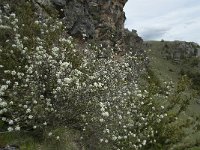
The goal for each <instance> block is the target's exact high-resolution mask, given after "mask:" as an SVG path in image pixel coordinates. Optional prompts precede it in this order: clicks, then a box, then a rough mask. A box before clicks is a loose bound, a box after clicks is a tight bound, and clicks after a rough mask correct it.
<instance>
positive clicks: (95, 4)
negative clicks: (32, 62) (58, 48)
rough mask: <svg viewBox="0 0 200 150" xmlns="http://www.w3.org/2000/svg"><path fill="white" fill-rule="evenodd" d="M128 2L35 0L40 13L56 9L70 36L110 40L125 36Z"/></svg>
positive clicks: (117, 0)
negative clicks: (126, 5)
mask: <svg viewBox="0 0 200 150" xmlns="http://www.w3.org/2000/svg"><path fill="white" fill-rule="evenodd" d="M126 1H127V0H92V1H91V0H33V2H34V3H35V5H36V6H37V8H38V9H39V10H40V13H41V14H42V13H44V8H47V7H48V8H49V7H50V8H52V9H56V10H57V12H58V14H59V18H60V19H62V20H63V21H64V23H65V26H66V29H67V30H68V33H69V34H70V35H73V36H76V37H80V36H82V35H84V36H86V37H87V38H99V39H105V38H110V36H111V34H114V33H116V32H117V33H118V36H122V35H123V30H124V21H125V13H124V11H123V7H124V5H125V3H126Z"/></svg>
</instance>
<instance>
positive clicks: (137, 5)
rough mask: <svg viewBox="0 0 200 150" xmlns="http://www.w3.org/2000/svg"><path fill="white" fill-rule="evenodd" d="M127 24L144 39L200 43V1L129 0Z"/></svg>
mask: <svg viewBox="0 0 200 150" xmlns="http://www.w3.org/2000/svg"><path fill="white" fill-rule="evenodd" d="M124 11H125V13H126V22H125V27H126V28H128V29H129V30H132V29H135V30H137V33H138V34H139V36H141V37H142V38H143V39H144V40H161V39H164V40H170V41H173V40H180V41H193V42H197V43H199V44H200V0H128V2H127V3H126V5H125V8H124Z"/></svg>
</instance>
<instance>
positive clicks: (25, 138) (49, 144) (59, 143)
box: [0, 128, 80, 150]
mask: <svg viewBox="0 0 200 150" xmlns="http://www.w3.org/2000/svg"><path fill="white" fill-rule="evenodd" d="M52 133H53V135H52V136H51V137H49V136H48V135H47V133H46V135H45V136H44V137H39V136H38V135H37V137H34V136H33V135H30V133H28V132H27V133H25V132H13V133H0V147H5V146H6V145H18V146H20V150H79V149H80V144H79V143H77V142H78V141H79V140H80V135H79V134H78V132H77V131H75V130H70V129H66V128H59V129H56V130H53V131H52ZM58 135H59V137H60V140H56V136H58ZM41 136H42V135H41Z"/></svg>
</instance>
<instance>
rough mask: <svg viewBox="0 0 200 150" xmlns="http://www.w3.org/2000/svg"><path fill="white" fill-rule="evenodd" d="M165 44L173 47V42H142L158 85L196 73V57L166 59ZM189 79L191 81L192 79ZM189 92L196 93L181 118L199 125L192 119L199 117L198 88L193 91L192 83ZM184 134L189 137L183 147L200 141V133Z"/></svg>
mask: <svg viewBox="0 0 200 150" xmlns="http://www.w3.org/2000/svg"><path fill="white" fill-rule="evenodd" d="M166 44H167V45H173V42H168V41H165V42H163V41H162V42H161V41H146V42H144V49H147V50H148V51H149V58H150V64H149V68H150V70H151V71H152V72H153V73H154V75H155V76H156V78H157V80H158V82H159V84H163V82H165V81H172V82H175V83H176V82H177V81H178V79H180V77H181V76H182V75H185V74H186V75H187V74H188V73H191V74H192V73H194V72H195V73H196V72H197V71H198V65H193V64H194V63H192V62H194V61H197V60H198V59H197V58H196V57H191V58H188V59H182V60H180V61H179V62H175V61H174V60H172V59H167V58H166V57H165V54H164V53H165V52H164V47H165V45H166ZM169 50H170V51H173V50H174V49H173V48H171V49H170V48H169ZM197 64H198V63H197ZM183 70H184V71H183ZM190 79H191V81H192V79H193V78H190ZM190 92H191V93H194V94H195V93H196V94H197V95H196V94H195V95H196V98H195V99H191V101H190V105H189V107H188V109H187V110H186V113H185V114H183V117H186V118H188V119H191V120H194V124H199V121H196V119H194V118H199V117H200V105H199V104H198V103H197V100H198V99H199V92H198V88H197V89H195V90H194V89H193V83H192V86H191V90H190ZM186 132H187V133H188V135H189V136H187V137H186V138H185V139H184V140H183V143H185V145H190V144H189V143H193V142H195V141H200V132H197V133H195V132H194V131H193V128H190V129H186ZM185 147H186V146H185ZM188 147H189V146H188ZM183 148H184V147H183ZM185 149H189V148H185ZM196 149H200V147H198V146H197V147H196V148H193V150H196Z"/></svg>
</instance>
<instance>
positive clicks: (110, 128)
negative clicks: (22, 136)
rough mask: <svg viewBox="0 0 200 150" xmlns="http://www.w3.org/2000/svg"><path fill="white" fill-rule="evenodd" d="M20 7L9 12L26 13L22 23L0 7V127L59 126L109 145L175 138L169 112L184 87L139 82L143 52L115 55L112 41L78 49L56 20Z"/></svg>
mask: <svg viewBox="0 0 200 150" xmlns="http://www.w3.org/2000/svg"><path fill="white" fill-rule="evenodd" d="M23 6H26V7H22V8H20V11H17V12H18V13H19V14H21V13H20V12H21V11H22V10H23V9H25V10H24V11H25V12H26V11H28V12H29V13H28V14H30V18H27V19H28V20H29V21H28V22H27V20H23V19H22V18H20V16H18V15H19V14H17V13H16V14H15V12H13V11H12V10H11V8H10V6H9V5H8V4H7V5H5V6H4V7H3V9H2V10H0V33H1V34H3V35H5V36H4V37H6V38H4V39H3V40H4V41H5V43H4V42H3V43H1V45H0V78H1V80H0V119H1V124H2V122H3V125H1V126H2V128H1V129H0V130H1V132H15V131H33V130H40V131H46V129H50V128H54V129H55V128H58V127H60V126H67V127H69V128H76V129H79V130H81V131H82V133H81V134H82V136H81V139H82V140H83V142H85V143H86V147H88V148H89V147H90V148H91V143H92V144H93V146H95V148H96V149H101V148H102V146H105V147H107V148H108V149H117V150H120V149H121V150H123V149H124V150H129V149H130V150H132V149H150V148H152V147H154V148H158V149H159V148H161V147H165V146H166V145H170V144H173V143H175V142H177V141H179V140H180V138H181V135H182V130H181V129H182V124H181V125H179V123H178V122H176V120H177V119H176V117H178V115H179V114H180V112H182V111H183V110H185V107H186V104H187V103H186V102H187V100H185V98H187V96H185V95H183V94H184V90H185V89H186V87H185V86H183V85H182V84H179V86H177V88H175V89H174V88H173V86H170V85H169V86H168V85H167V87H168V91H165V92H166V95H163V94H162V95H161V94H159V93H158V92H157V89H158V88H155V87H156V86H155V85H149V86H147V87H141V86H140V83H139V81H140V80H139V77H140V76H141V74H143V73H145V72H146V68H145V65H144V63H145V62H144V61H141V60H145V59H147V58H146V56H143V54H137V53H132V52H131V51H126V52H125V53H124V55H122V56H118V54H117V53H115V52H114V51H113V48H112V47H106V48H104V47H102V46H101V45H99V46H97V45H92V44H89V43H85V47H84V48H79V46H80V45H76V43H75V40H74V39H73V38H72V37H70V36H67V34H66V31H65V28H64V26H63V24H62V22H60V21H59V20H57V19H53V18H51V17H46V18H45V17H43V18H38V17H37V16H35V15H34V13H33V12H32V11H33V10H31V5H30V2H26V3H25V4H24V5H23ZM22 12H23V11H22ZM5 29H6V30H8V34H7V32H6V33H4V31H5ZM173 89H174V90H173ZM175 108H176V109H175ZM177 108H178V109H177ZM174 127H176V128H174ZM174 129H175V130H174ZM174 131H176V132H174ZM51 134H52V133H51V132H50V133H49V135H51ZM56 138H57V140H59V137H56Z"/></svg>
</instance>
